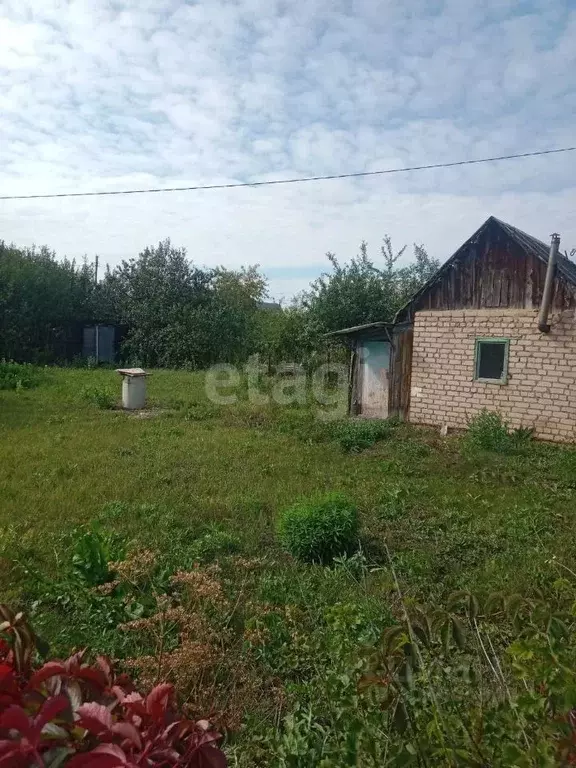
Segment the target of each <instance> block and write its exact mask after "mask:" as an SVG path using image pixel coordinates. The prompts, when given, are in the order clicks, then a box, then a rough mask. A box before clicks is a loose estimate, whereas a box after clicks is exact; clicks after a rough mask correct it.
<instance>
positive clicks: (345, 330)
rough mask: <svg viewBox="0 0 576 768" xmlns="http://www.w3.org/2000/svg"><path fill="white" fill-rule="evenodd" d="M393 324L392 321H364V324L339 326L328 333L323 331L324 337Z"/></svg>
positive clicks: (391, 325)
mask: <svg viewBox="0 0 576 768" xmlns="http://www.w3.org/2000/svg"><path fill="white" fill-rule="evenodd" d="M393 326H394V323H385V322H383V321H378V322H376V323H366V324H365V325H353V326H351V327H350V328H341V329H340V330H339V331H330V333H325V334H324V337H327V336H350V335H352V334H354V333H359V332H361V331H369V330H372V329H376V328H384V329H387V328H392V327H393Z"/></svg>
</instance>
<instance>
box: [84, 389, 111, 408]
mask: <svg viewBox="0 0 576 768" xmlns="http://www.w3.org/2000/svg"><path fill="white" fill-rule="evenodd" d="M81 395H82V398H83V400H86V402H88V403H92V405H95V406H96V407H97V408H100V409H101V410H103V411H109V410H111V409H112V408H114V406H115V405H116V397H115V395H114V394H113V393H112V392H111V391H110V389H108V388H107V387H98V386H93V387H84V388H83V389H82V392H81Z"/></svg>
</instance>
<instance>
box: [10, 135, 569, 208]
mask: <svg viewBox="0 0 576 768" xmlns="http://www.w3.org/2000/svg"><path fill="white" fill-rule="evenodd" d="M574 151H576V147H562V148H561V149H544V150H541V151H539V152H522V153H521V154H517V155H499V156H498V157H482V158H480V159H478V160H457V161H455V162H452V163H433V164H431V165H412V166H409V167H408V168H386V169H384V170H381V171H358V172H357V173H336V174H331V175H328V176H300V177H297V178H294V179H271V180H268V181H242V182H235V183H232V184H202V185H197V186H193V187H151V188H149V189H116V190H106V191H100V192H59V193H52V194H49V195H0V200H39V199H46V198H53V197H101V196H104V195H146V194H150V193H153V192H194V191H198V190H203V189H236V188H237V187H266V186H272V185H273V184H302V183H304V182H307V181H330V180H332V179H358V178H360V177H362V176H384V175H385V174H389V173H409V172H411V171H428V170H432V169H434V168H454V167H455V166H457V165H477V164H478V163H494V162H496V161H498V160H516V159H517V158H520V157H538V156H540V155H556V154H559V153H560V152H574Z"/></svg>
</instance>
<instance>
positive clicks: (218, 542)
mask: <svg viewBox="0 0 576 768" xmlns="http://www.w3.org/2000/svg"><path fill="white" fill-rule="evenodd" d="M239 551H240V540H239V539H238V537H237V536H235V535H234V534H233V533H230V532H229V531H224V530H222V529H221V528H217V527H213V528H212V529H211V530H209V531H208V532H207V533H205V534H204V535H203V536H200V538H198V539H196V541H195V542H194V544H193V546H192V556H193V557H194V558H195V559H197V560H200V561H201V562H209V561H211V560H215V559H216V558H217V557H218V555H231V554H234V553H235V552H239Z"/></svg>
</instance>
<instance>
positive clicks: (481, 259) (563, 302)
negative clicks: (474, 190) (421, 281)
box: [412, 239, 575, 311]
mask: <svg viewBox="0 0 576 768" xmlns="http://www.w3.org/2000/svg"><path fill="white" fill-rule="evenodd" d="M545 279H546V264H544V263H543V262H542V261H540V259H538V258H537V257H536V256H526V255H525V254H524V253H523V252H522V251H521V250H520V248H518V247H517V246H515V245H514V244H511V243H502V242H489V241H487V240H486V239H483V241H480V242H478V243H476V244H473V245H472V244H471V245H470V246H469V247H468V248H467V249H466V251H465V252H463V253H462V254H461V255H460V256H459V257H458V259H457V261H456V262H454V263H453V264H452V265H451V266H450V267H449V268H448V271H447V273H446V274H444V275H443V276H441V277H440V278H439V279H438V281H437V282H436V283H435V284H434V285H432V286H431V287H430V288H429V290H428V291H426V293H425V294H424V295H423V296H422V297H421V298H420V300H419V301H417V302H416V304H415V306H414V307H413V310H412V311H418V310H419V309H423V310H447V309H496V308H502V307H506V308H509V309H532V308H537V307H539V306H540V302H541V300H542V291H543V289H544V281H545ZM574 303H575V299H574V289H573V288H571V287H570V286H568V285H567V284H566V283H565V282H564V281H563V280H559V279H558V278H557V279H556V280H555V290H554V296H553V300H552V308H553V309H559V310H562V309H569V308H571V307H573V306H574Z"/></svg>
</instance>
